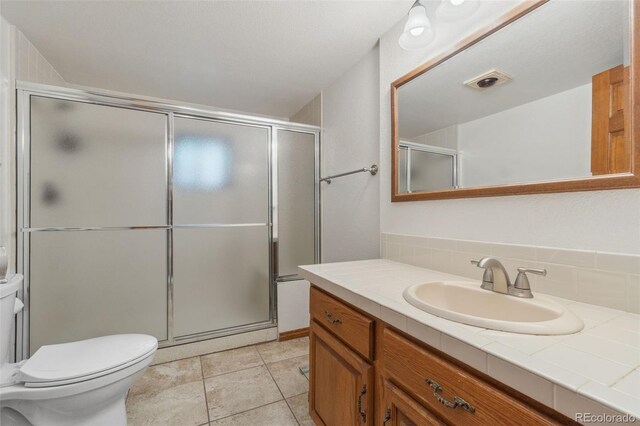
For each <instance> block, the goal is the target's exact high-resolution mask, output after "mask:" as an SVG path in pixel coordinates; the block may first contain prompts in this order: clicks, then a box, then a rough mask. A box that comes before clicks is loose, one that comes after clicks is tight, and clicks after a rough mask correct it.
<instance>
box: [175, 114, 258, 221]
mask: <svg viewBox="0 0 640 426" xmlns="http://www.w3.org/2000/svg"><path fill="white" fill-rule="evenodd" d="M173 197H174V198H173V199H174V204H173V206H174V207H173V209H174V210H173V211H174V216H173V217H174V223H175V224H211V223H266V222H268V217H269V215H268V207H269V131H268V130H267V129H266V128H262V127H255V126H245V125H238V124H231V123H224V122H218V121H210V120H198V119H190V118H176V119H175V147H174V159H173Z"/></svg>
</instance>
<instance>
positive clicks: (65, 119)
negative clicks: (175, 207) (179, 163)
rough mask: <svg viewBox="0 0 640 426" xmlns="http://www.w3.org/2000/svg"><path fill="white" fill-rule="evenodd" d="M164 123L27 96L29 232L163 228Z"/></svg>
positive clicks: (161, 118) (157, 117) (139, 114)
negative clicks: (38, 230)
mask: <svg viewBox="0 0 640 426" xmlns="http://www.w3.org/2000/svg"><path fill="white" fill-rule="evenodd" d="M166 140H167V117H166V116H165V115H164V114H157V113H151V112H145V111H138V110H131V109H124V108H116V107H111V106H104V105H95V104H89V103H83V102H74V101H67V100H61V99H52V98H45V97H39V96H32V97H31V145H30V150H31V166H30V171H31V191H30V193H31V227H34V228H48V227H110V226H138V225H166V224H167V158H166V157H167V156H166V147H167V144H166Z"/></svg>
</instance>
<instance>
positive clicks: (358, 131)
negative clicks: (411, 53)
mask: <svg viewBox="0 0 640 426" xmlns="http://www.w3.org/2000/svg"><path fill="white" fill-rule="evenodd" d="M378 60H379V57H378V48H377V47H375V48H374V49H372V50H371V51H370V52H369V53H368V54H367V55H366V56H365V57H364V58H362V59H361V60H360V61H359V62H358V63H357V64H356V65H354V66H353V67H352V68H351V69H350V70H349V71H348V72H347V73H345V74H344V75H343V76H341V77H340V78H339V79H338V80H337V81H335V82H334V83H333V84H332V85H331V86H330V87H328V88H327V89H326V90H323V92H322V175H323V176H327V175H332V174H337V173H342V172H346V171H350V170H356V169H359V168H362V167H368V166H370V165H372V164H378V162H379V145H378V140H379V137H380V130H379V126H378V123H379V115H378V108H379V106H378V103H379V101H380V97H379V94H378V87H379V80H378V78H379V75H378V70H379V65H378ZM384 183H385V184H387V183H388V181H384ZM379 188H380V175H379V174H378V175H376V176H371V175H370V174H368V173H358V174H356V175H351V176H346V177H343V178H339V179H336V180H334V181H333V182H332V183H331V184H330V185H328V184H327V183H322V253H323V255H322V260H323V262H336V261H347V260H357V259H369V258H377V257H379V256H380V234H379V232H380V214H379V212H380V198H379V190H380V189H379Z"/></svg>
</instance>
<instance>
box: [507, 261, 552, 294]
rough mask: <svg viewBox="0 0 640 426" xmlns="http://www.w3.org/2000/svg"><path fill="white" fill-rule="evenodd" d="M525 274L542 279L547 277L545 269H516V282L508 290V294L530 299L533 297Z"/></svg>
mask: <svg viewBox="0 0 640 426" xmlns="http://www.w3.org/2000/svg"><path fill="white" fill-rule="evenodd" d="M527 273H531V274H536V275H542V276H543V277H544V276H545V275H547V270H546V269H533V268H518V276H517V277H516V282H515V283H514V284H513V287H511V288H510V289H509V294H511V295H512V296H518V297H525V298H531V297H533V293H531V285H530V284H529V277H527Z"/></svg>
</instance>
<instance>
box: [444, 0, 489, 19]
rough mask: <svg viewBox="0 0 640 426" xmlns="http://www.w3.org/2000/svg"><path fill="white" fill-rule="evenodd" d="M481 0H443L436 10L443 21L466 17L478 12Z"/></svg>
mask: <svg viewBox="0 0 640 426" xmlns="http://www.w3.org/2000/svg"><path fill="white" fill-rule="evenodd" d="M480 2H481V1H480V0H442V2H441V3H440V6H438V9H437V10H436V16H437V17H438V19H439V20H440V21H442V22H447V21H449V22H451V21H455V20H458V19H466V18H468V17H470V16H472V15H473V14H474V13H476V10H478V8H479V7H480Z"/></svg>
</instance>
